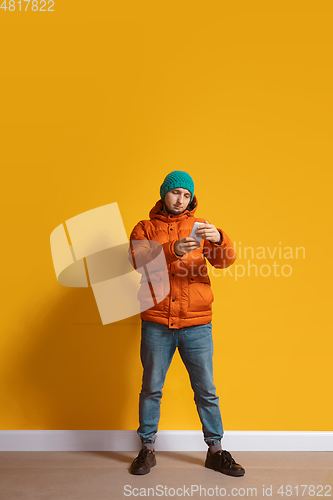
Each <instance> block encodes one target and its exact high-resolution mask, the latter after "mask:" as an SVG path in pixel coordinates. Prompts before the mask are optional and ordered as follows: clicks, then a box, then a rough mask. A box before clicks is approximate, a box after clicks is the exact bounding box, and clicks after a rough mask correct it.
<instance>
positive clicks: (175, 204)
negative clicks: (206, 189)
mask: <svg viewBox="0 0 333 500" xmlns="http://www.w3.org/2000/svg"><path fill="white" fill-rule="evenodd" d="M190 200H191V193H190V192H189V190H188V189H184V188H176V189H172V190H171V191H169V192H168V193H167V194H166V195H165V196H164V200H163V209H164V212H166V213H167V214H172V215H179V214H181V213H182V212H184V210H186V208H187V206H188V204H189V203H190Z"/></svg>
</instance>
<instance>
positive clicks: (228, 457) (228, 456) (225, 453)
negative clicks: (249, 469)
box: [221, 450, 236, 464]
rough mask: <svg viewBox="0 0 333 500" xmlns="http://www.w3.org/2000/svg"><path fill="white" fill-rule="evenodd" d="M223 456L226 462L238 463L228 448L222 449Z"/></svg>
mask: <svg viewBox="0 0 333 500" xmlns="http://www.w3.org/2000/svg"><path fill="white" fill-rule="evenodd" d="M221 457H222V458H223V460H224V461H225V462H228V463H230V464H235V463H236V462H235V460H234V459H233V458H232V456H231V453H229V451H227V450H222V451H221Z"/></svg>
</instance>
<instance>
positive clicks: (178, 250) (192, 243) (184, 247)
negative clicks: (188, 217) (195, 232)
mask: <svg viewBox="0 0 333 500" xmlns="http://www.w3.org/2000/svg"><path fill="white" fill-rule="evenodd" d="M199 247H200V243H199V242H198V241H196V240H195V239H194V238H191V237H190V236H187V237H186V238H180V240H178V241H176V243H175V247H174V249H175V254H176V255H178V257H182V256H183V255H185V254H186V253H188V252H192V250H195V249H196V248H199Z"/></svg>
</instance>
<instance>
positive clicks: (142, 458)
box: [129, 446, 156, 475]
mask: <svg viewBox="0 0 333 500" xmlns="http://www.w3.org/2000/svg"><path fill="white" fill-rule="evenodd" d="M154 452H155V450H154V451H152V450H149V448H146V446H143V447H142V449H141V450H140V452H139V454H138V456H137V457H136V458H135V459H134V460H133V462H132V464H131V466H130V468H129V471H130V473H131V474H141V475H142V474H148V472H150V469H151V467H154V466H155V465H156V458H155V453H154Z"/></svg>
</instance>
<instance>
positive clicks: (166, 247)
mask: <svg viewBox="0 0 333 500" xmlns="http://www.w3.org/2000/svg"><path fill="white" fill-rule="evenodd" d="M174 245H175V241H167V242H166V243H163V244H161V243H158V242H157V241H153V240H149V239H148V237H147V233H146V231H145V228H144V224H142V222H139V223H138V224H137V225H136V226H135V227H134V229H133V231H132V232H131V235H130V246H129V249H128V254H129V256H128V258H129V261H130V263H131V264H132V266H133V267H134V269H138V268H140V267H142V266H144V265H147V264H148V263H150V262H152V261H153V260H154V259H155V258H156V257H157V256H158V255H159V254H160V252H161V251H162V249H163V252H164V256H165V260H166V263H167V264H171V263H172V262H174V261H176V260H178V259H179V257H177V255H176V254H175V252H174Z"/></svg>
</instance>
